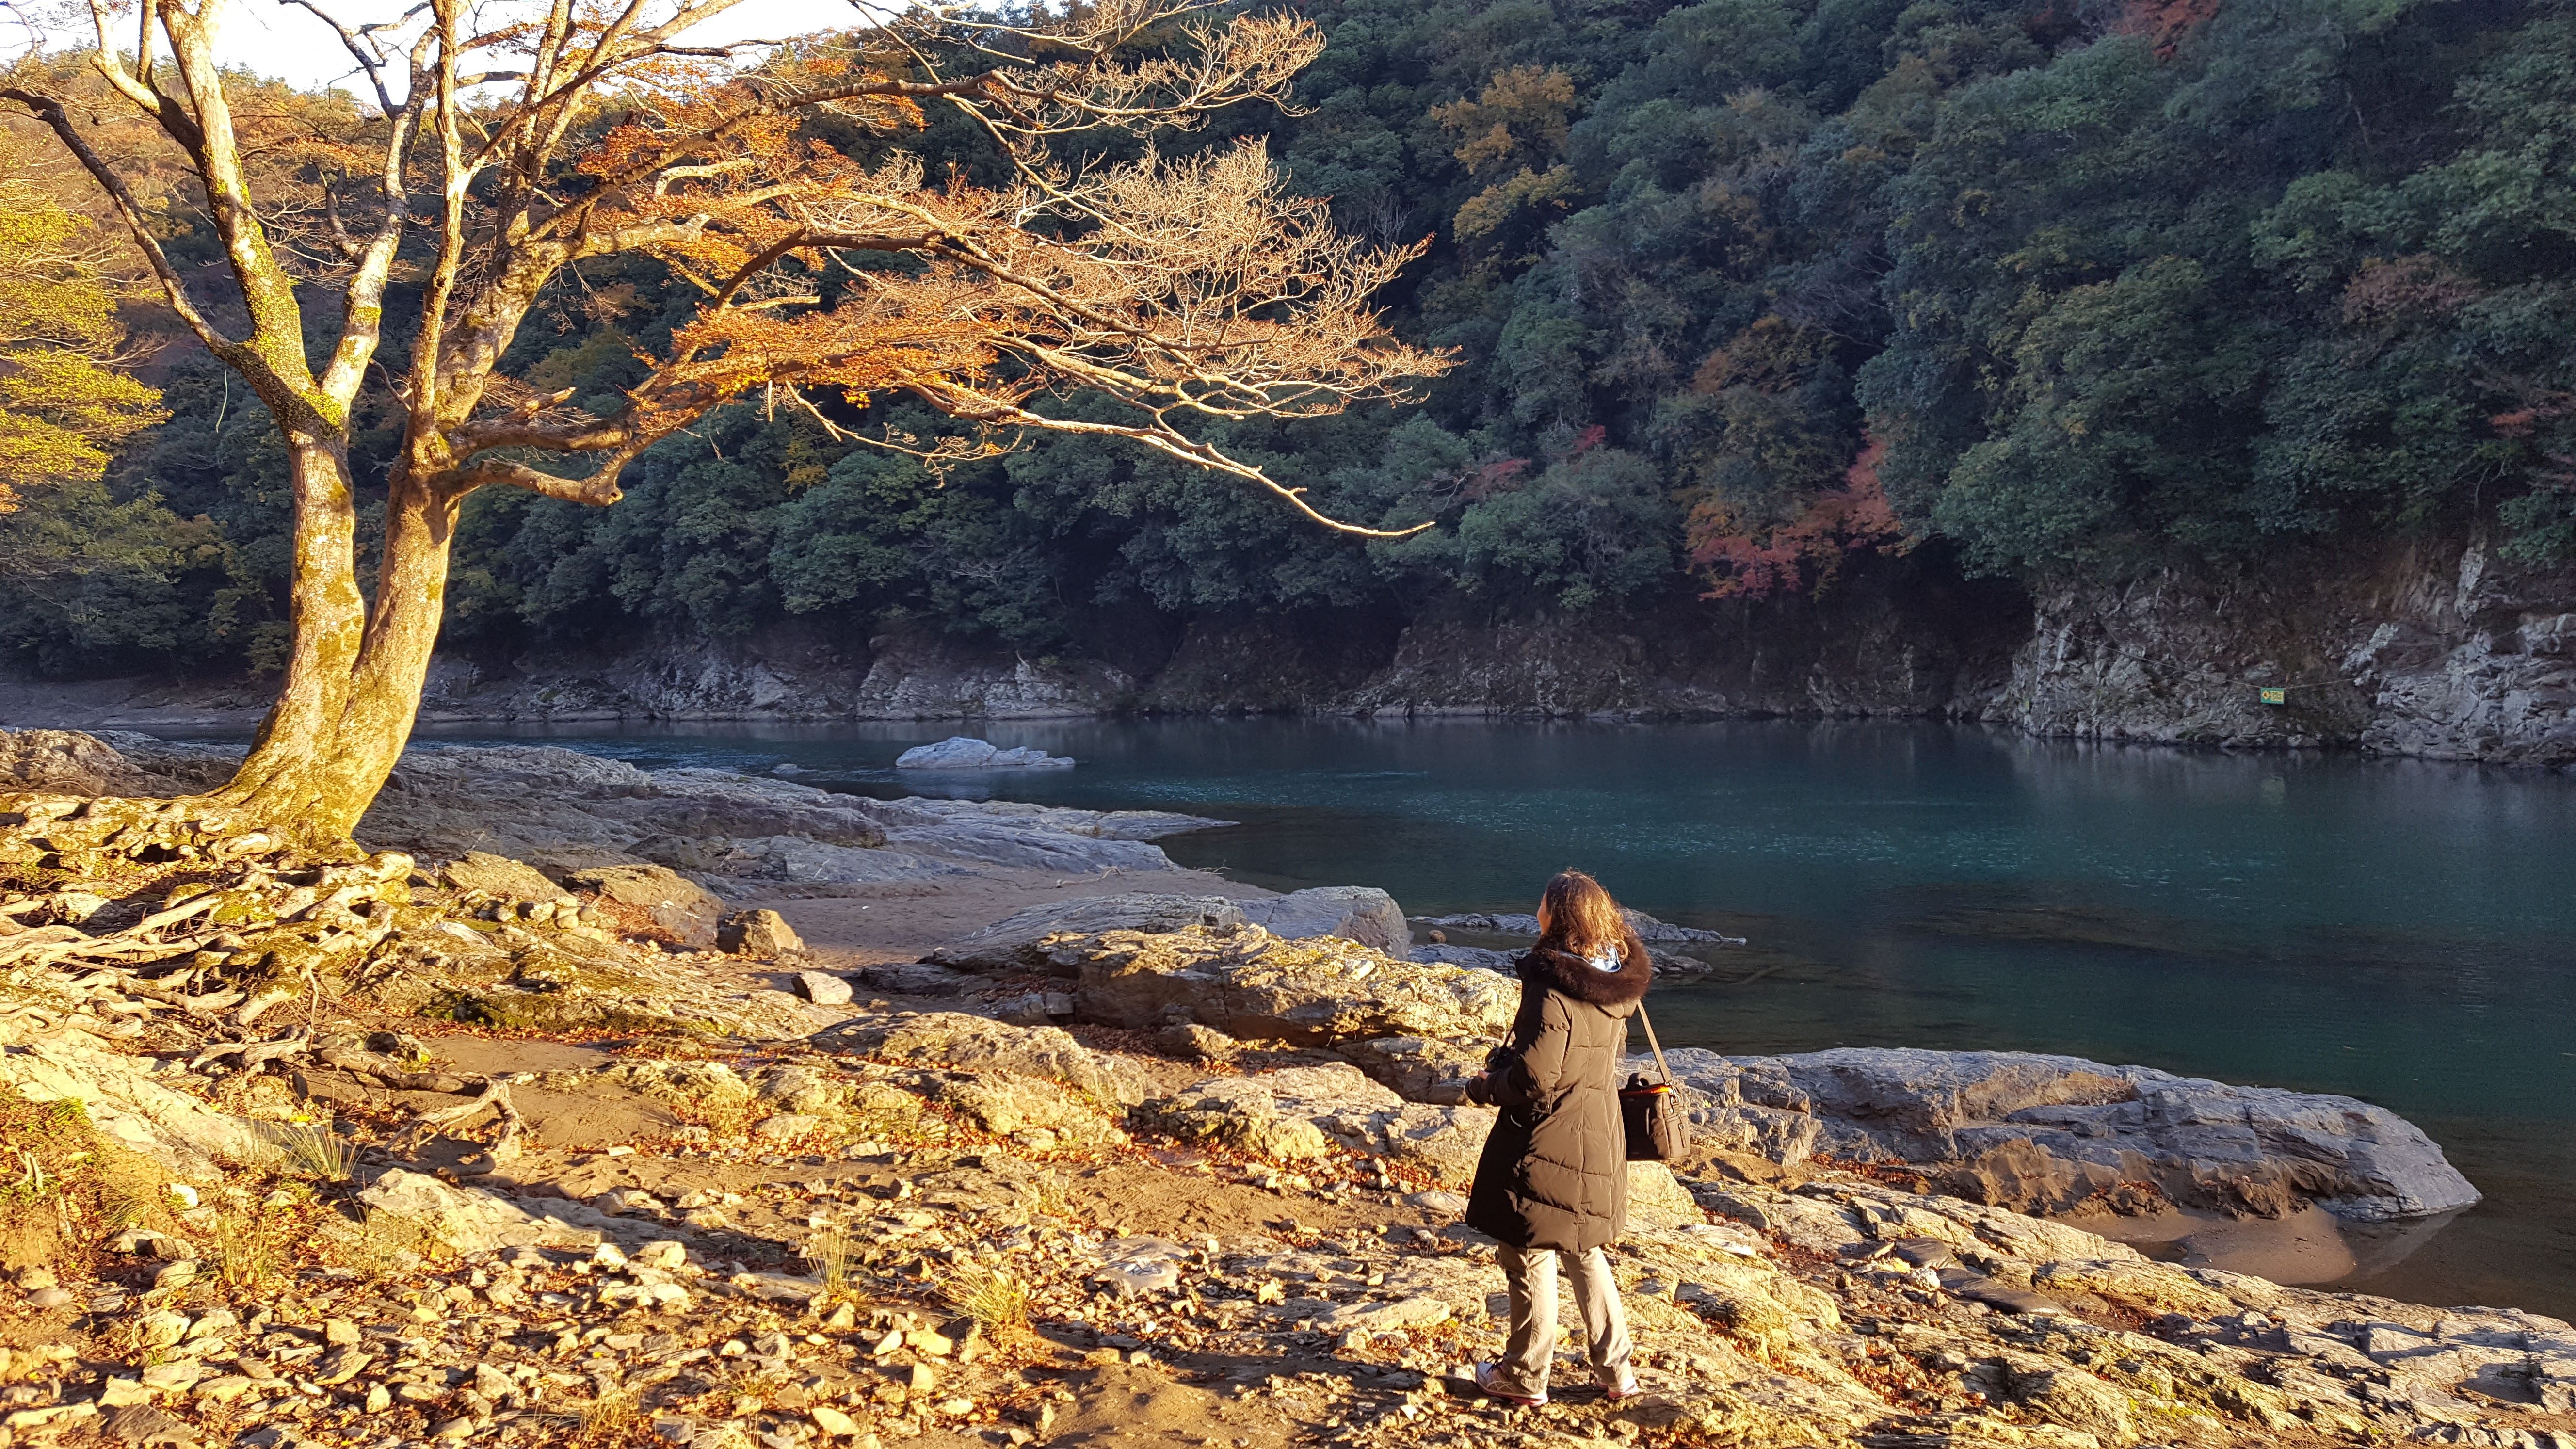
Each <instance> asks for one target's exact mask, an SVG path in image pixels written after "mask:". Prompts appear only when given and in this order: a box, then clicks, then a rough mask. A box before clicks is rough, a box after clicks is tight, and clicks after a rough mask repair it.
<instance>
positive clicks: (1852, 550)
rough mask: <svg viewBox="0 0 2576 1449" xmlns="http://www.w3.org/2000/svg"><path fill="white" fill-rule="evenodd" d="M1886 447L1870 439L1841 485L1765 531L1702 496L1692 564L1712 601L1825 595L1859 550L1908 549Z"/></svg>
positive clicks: (1693, 528) (1694, 515) (1693, 522)
mask: <svg viewBox="0 0 2576 1449" xmlns="http://www.w3.org/2000/svg"><path fill="white" fill-rule="evenodd" d="M1886 455H1887V445H1886V444H1885V443H1883V442H1881V441H1879V440H1878V439H1876V438H1872V439H1870V440H1869V443H1868V445H1867V446H1866V447H1864V448H1863V449H1862V450H1861V454H1860V456H1859V457H1858V458H1856V459H1854V460H1852V465H1851V467H1850V469H1849V470H1848V471H1846V472H1845V473H1844V474H1843V482H1842V486H1841V487H1839V488H1833V489H1828V490H1827V491H1825V492H1823V493H1819V494H1817V495H1816V497H1815V498H1814V499H1813V500H1812V501H1811V502H1809V503H1808V505H1807V507H1806V511H1804V512H1802V513H1800V514H1799V515H1798V517H1797V518H1795V519H1794V520H1792V521H1790V522H1788V523H1785V524H1782V525H1779V526H1777V527H1775V528H1772V529H1770V530H1768V531H1767V532H1765V533H1761V534H1756V533H1753V532H1749V531H1747V530H1745V529H1744V528H1743V527H1742V525H1741V524H1740V523H1739V522H1738V520H1737V519H1736V518H1735V516H1734V515H1733V513H1732V512H1730V511H1729V510H1728V508H1727V507H1726V505H1725V504H1723V503H1721V502H1719V501H1717V500H1715V499H1708V500H1703V501H1702V502H1701V503H1700V504H1699V505H1698V506H1697V507H1695V508H1693V509H1692V510H1691V515H1690V523H1689V530H1690V551H1691V562H1692V563H1694V564H1696V565H1698V566H1699V567H1700V569H1702V570H1703V571H1704V572H1705V573H1706V574H1707V575H1708V576H1709V578H1710V580H1711V582H1710V584H1709V588H1708V592H1707V593H1706V594H1705V595H1703V597H1706V598H1711V599H1729V598H1737V599H1764V598H1769V597H1771V596H1772V595H1774V594H1777V593H1781V592H1798V591H1805V592H1811V593H1822V592H1823V591H1824V590H1826V589H1828V588H1831V587H1832V586H1833V584H1834V582H1835V580H1837V579H1839V578H1840V577H1841V576H1842V571H1843V568H1844V566H1845V564H1846V563H1847V562H1848V561H1849V560H1850V558H1851V557H1852V556H1853V555H1855V554H1860V553H1870V552H1892V553H1901V552H1903V551H1904V550H1905V549H1907V548H1909V547H1911V546H1912V543H1913V540H1912V539H1911V538H1910V537H1909V536H1908V535H1907V533H1906V530H1905V526H1904V525H1903V524H1902V523H1899V522H1898V521H1897V518H1896V510H1895V509H1894V508H1892V507H1890V506H1889V505H1888V502H1887V492H1886V490H1885V489H1883V488H1881V487H1880V486H1879V481H1878V464H1879V460H1880V459H1881V458H1884V457H1885V456H1886Z"/></svg>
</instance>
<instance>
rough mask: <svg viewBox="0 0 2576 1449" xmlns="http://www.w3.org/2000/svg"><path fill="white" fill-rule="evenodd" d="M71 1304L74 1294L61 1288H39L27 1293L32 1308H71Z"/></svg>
mask: <svg viewBox="0 0 2576 1449" xmlns="http://www.w3.org/2000/svg"><path fill="white" fill-rule="evenodd" d="M71 1305H72V1295H71V1294H69V1293H67V1292H65V1291H64V1290H62V1289H60V1288H39V1289H37V1290H36V1291H35V1292H33V1293H30V1294H28V1295H27V1306H28V1307H30V1308H45V1309H54V1308H69V1307H70V1306H71Z"/></svg>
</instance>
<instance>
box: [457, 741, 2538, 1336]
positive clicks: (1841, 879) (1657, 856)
mask: <svg viewBox="0 0 2576 1449" xmlns="http://www.w3.org/2000/svg"><path fill="white" fill-rule="evenodd" d="M723 728H726V729H728V731H729V732H727V733H724V734H721V735H719V734H712V733H697V734H692V733H686V732H673V733H669V734H639V733H635V732H633V731H632V730H631V729H630V730H628V731H627V732H624V733H621V734H618V735H615V736H605V737H603V736H586V735H582V734H579V733H576V732H570V731H561V732H555V733H554V734H552V735H551V736H550V738H552V739H554V741H555V742H557V743H562V744H566V745H571V746H574V747H577V748H583V749H590V750H595V751H599V752H603V753H613V754H616V755H619V756H622V757H625V758H629V759H633V760H635V761H636V762H638V763H639V764H643V765H645V766H647V767H648V768H650V767H653V766H656V765H665V764H673V763H704V764H729V765H741V766H746V767H751V768H758V769H766V768H768V767H769V766H770V765H773V764H776V763H779V762H781V761H792V762H794V763H796V764H799V765H802V766H805V767H806V768H808V769H811V770H814V771H816V772H817V773H816V774H814V775H808V776H805V777H804V778H805V779H807V780H808V781H821V782H826V783H829V784H831V785H832V786H833V787H834V788H841V789H849V790H855V791H858V792H861V793H867V794H876V795H897V794H904V793H931V792H933V791H937V792H940V793H956V794H968V795H976V794H984V793H993V794H999V795H1002V796H1004V797H1007V798H1013V799H1027V800H1039V801H1045V802H1050V803H1056V804H1065V805H1080V806H1088V807H1095V808H1107V807H1133V808H1156V809H1167V810H1183V811H1189V812H1193V813H1197V814H1205V815H1215V816H1221V817H1224V818H1227V819H1231V820H1236V821H1239V822H1241V824H1239V825H1237V826H1235V827H1233V828H1229V829H1224V830H1212V831H1206V832H1201V833H1198V834H1194V835H1188V836H1181V837H1177V838H1174V839H1171V840H1167V841H1165V842H1164V846H1165V849H1166V850H1168V851H1169V852H1170V854H1171V855H1172V857H1173V858H1174V859H1175V860H1177V861H1179V862H1180V863H1182V864H1184V865H1190V866H1198V867H1205V868H1209V869H1216V870H1222V871H1225V872H1226V873H1228V874H1229V875H1231V876H1233V877H1235V878H1237V879H1241V880H1245V881H1250V882H1254V883H1257V884H1261V885H1267V886H1276V887H1280V888H1283V889H1284V888H1292V887H1296V886H1303V885H1320V884H1345V883H1349V884H1366V885H1377V886H1383V887H1385V888H1386V889H1388V890H1389V891H1392V892H1393V893H1394V894H1395V896H1396V898H1397V899H1398V900H1399V901H1401V902H1403V904H1404V906H1405V908H1406V909H1407V910H1408V911H1410V912H1412V913H1415V914H1437V913H1444V912H1450V911H1462V910H1475V909H1498V908H1499V909H1514V910H1526V909H1529V908H1530V903H1531V902H1532V901H1533V899H1534V898H1535V896H1536V894H1537V892H1538V889H1539V887H1540V886H1541V884H1543V883H1544V881H1545V880H1546V878H1547V876H1548V875H1549V874H1550V873H1551V872H1553V871H1555V870H1556V869H1558V868H1560V867H1563V866H1567V865H1579V866H1582V867H1584V868H1585V869H1588V870H1591V871H1592V872H1594V873H1595V874H1597V875H1599V876H1600V877H1601V878H1602V879H1603V880H1604V881H1605V882H1606V883H1608V884H1609V885H1610V887H1611V888H1612V889H1613V890H1614V891H1616V892H1617V893H1618V894H1619V895H1620V896H1621V897H1622V898H1623V899H1625V900H1626V901H1627V902H1629V903H1630V904H1632V905H1635V906H1638V907H1640V908H1642V909H1645V910H1648V911H1651V912H1653V913H1654V914H1656V915H1659V916H1663V917H1665V918H1667V919H1670V920H1675V921H1681V922H1685V923H1689V924H1694V925H1709V926H1717V927H1721V928H1724V929H1726V930H1728V931H1730V932H1732V933H1735V934H1739V935H1743V936H1746V937H1748V938H1750V941H1751V945H1750V946H1749V947H1748V948H1747V949H1746V950H1745V951H1743V952H1738V953H1729V954H1728V955H1727V956H1726V957H1724V958H1723V961H1722V964H1723V965H1724V966H1725V967H1726V970H1727V975H1728V978H1729V980H1731V981H1733V982H1735V983H1736V984H1724V983H1715V984H1709V985H1703V986H1698V987H1680V988H1668V989H1667V990H1666V994H1665V995H1663V996H1661V997H1659V1003H1660V1004H1659V1010H1658V1018H1657V1019H1658V1024H1659V1026H1660V1027H1661V1029H1662V1030H1663V1032H1664V1034H1665V1040H1666V1043H1667V1044H1668V1045H1672V1044H1690V1045H1702V1046H1711V1047H1716V1048H1719V1049H1721V1050H1725V1051H1730V1052H1768V1051H1801V1050H1812V1049H1816V1048H1820V1047H1827V1046H1834V1045H1840V1044H1849V1045H1864V1046H1879V1045H1904V1046H1928V1047H1946V1048H1966V1047H1994V1048H2019V1049H2027V1050H2046V1051H2063V1052H2073V1053H2077V1054H2080V1055H2085V1056H2091V1057H2096V1058H2100V1059H2103V1060H2107V1061H2114V1062H2142V1063H2147V1064H2150V1065H2154V1066H2158V1067H2163V1068H2166V1069H2169V1070H2173V1071H2178V1072H2187V1073H2193V1074H2198V1075H2206V1076H2211V1077H2217V1078H2220V1079H2223V1080H2230V1081H2241V1082H2259V1083H2268V1084H2274V1085H2280V1086H2290V1087H2300V1088H2306V1089H2312V1090H2320V1091H2332V1092H2344V1093H2349V1094H2351V1095H2354V1096H2358V1097H2363V1098H2367V1099H2369V1100H2371V1101H2375V1102H2379V1103H2382V1104H2384V1105H2386V1106H2388V1107H2391V1108H2393V1109H2395V1110H2397V1111H2399V1112H2401V1113H2404V1114H2405V1115H2407V1116H2408V1117H2410V1118H2412V1119H2414V1120H2415V1121H2416V1122H2417V1123H2419V1124H2420V1125H2422V1126H2423V1127H2424V1128H2425V1129H2426V1130H2427V1131H2428V1132H2430V1133H2431V1134H2432V1135H2433V1136H2434V1138H2435V1139H2436V1140H2437V1141H2439V1142H2441V1143H2442V1144H2443V1146H2444V1147H2445V1149H2446V1150H2447V1151H2448V1152H2449V1153H2450V1155H2451V1158H2452V1160H2453V1161H2454V1162H2455V1163H2457V1164H2458V1165H2459V1167H2460V1168H2461V1170H2462V1171H2464V1172H2466V1173H2467V1174H2468V1176H2469V1177H2470V1179H2471V1180H2472V1181H2474V1182H2476V1183H2477V1184H2478V1186H2479V1187H2480V1188H2481V1189H2482V1190H2483V1191H2485V1192H2486V1194H2487V1200H2486V1201H2485V1202H2484V1203H2482V1204H2481V1205H2479V1206H2478V1207H2477V1208H2475V1209H2472V1210H2470V1211H2469V1212H2468V1213H2466V1214H2463V1215H2461V1216H2460V1217H2458V1218H2456V1219H2454V1220H2452V1221H2451V1222H2449V1223H2448V1224H2446V1225H2444V1226H2443V1227H2441V1228H2440V1229H2439V1230H2438V1231H2436V1232H2434V1233H2431V1234H2430V1235H2424V1236H2422V1237H2421V1240H2420V1241H2418V1242H2416V1244H2415V1245H2414V1246H2413V1248H2412V1250H2411V1251H2410V1252H2408V1253H2407V1254H2406V1255H2405V1256H2404V1257H2403V1258H2402V1259H2401V1260H2399V1261H2397V1262H2396V1263H2395V1264H2394V1265H2393V1266H2386V1267H2382V1268H2380V1269H2378V1270H2376V1271H2375V1272H2373V1273H2372V1274H2371V1275H2370V1276H2368V1277H2365V1278H2361V1279H2356V1280H2353V1281H2352V1282H2351V1283H2350V1284H2349V1285H2348V1286H2353V1287H2360V1288H2367V1289H2369V1290H2371V1291H2377V1292H2386V1293H2390V1294H2392V1295H2396V1296H2402V1297H2408V1298H2414V1299H2419V1300H2425V1301H2433V1302H2443V1303H2464V1302H2479V1303H2487V1304H2494V1305H2512V1306H2520V1307H2527V1308H2532V1309H2536V1310H2539V1311H2542V1312H2551V1313H2557V1314H2560V1315H2566V1314H2568V1313H2570V1312H2571V1311H2576V1131H2571V1129H2576V886H2571V880H2570V875H2571V870H2572V869H2576V779H2571V778H2568V777H2566V776H2562V775H2548V774H2534V773H2529V772H2521V771H2506V770H2496V769H2482V768H2478V767H2474V766H2451V765H2435V764H2426V763H2420V762H2412V761H2378V760H2362V759H2353V758H2345V757H2333V756H2324V757H2321V756H2295V755H2275V754H2262V755H2238V754H2222V753H2211V752H2197V751H2178V750H2165V749H2154V748H2143V747H2122V746H2100V745H2079V744H2069V743H2059V742H2047V741H2035V740H2029V739H2025V738H2021V737H2019V736H2015V735H2009V734H2003V733H1997V732H1989V731H1983V730H1976V729H1965V728H1951V727H1945V726H1934V725H1848V724H1815V723H1730V724H1705V725H1638V726H1630V725H1512V724H1489V723H1481V722H1480V723H1463V722H1458V723H1452V722H1437V723H1410V724H1403V723H1392V724H1390V723H1371V722H1358V721H1348V720H1333V721H1307V720H1249V721H1143V722H1137V721H1082V722H1061V723H1057V722H1049V723H1033V724H994V725H991V726H989V727H986V728H984V729H983V731H982V732H983V733H984V734H985V735H986V736H987V737H989V738H991V739H993V740H994V741H995V742H997V743H1001V744H1006V745H1022V744H1033V745H1040V746H1043V747H1044V748H1046V749H1047V750H1049V751H1051V752H1054V753H1057V754H1070V755H1073V756H1074V757H1076V758H1077V759H1079V760H1081V761H1082V765H1081V767H1080V768H1077V769H1074V770H1070V771H1057V772H1045V773H1025V774H1016V775H1009V774H1005V775H990V776H971V777H963V778H957V779H950V780H946V781H942V780H941V779H940V777H937V776H922V775H917V774H907V775H905V776H903V777H901V778H898V777H897V776H896V775H895V774H894V772H893V771H891V770H890V769H889V768H887V767H888V766H890V764H891V762H892V761H893V759H894V756H895V755H896V754H897V753H898V752H900V751H901V750H902V749H903V748H905V747H908V746H910V745H913V744H919V743H923V742H925V741H928V740H932V739H937V738H940V737H943V736H944V735H945V734H947V733H950V732H951V731H950V730H948V729H946V728H942V727H940V726H936V725H911V724H906V725H853V726H847V727H840V728H834V729H830V730H781V731H776V732H770V733H758V734H755V733H751V732H747V731H746V732H730V731H731V730H732V729H733V727H723ZM476 733H478V734H481V735H484V736H486V737H488V733H489V732H488V731H481V732H476ZM449 737H463V736H460V735H454V734H451V735H450V736H449ZM518 737H520V738H525V735H521V736H518ZM1748 978H1749V979H1748Z"/></svg>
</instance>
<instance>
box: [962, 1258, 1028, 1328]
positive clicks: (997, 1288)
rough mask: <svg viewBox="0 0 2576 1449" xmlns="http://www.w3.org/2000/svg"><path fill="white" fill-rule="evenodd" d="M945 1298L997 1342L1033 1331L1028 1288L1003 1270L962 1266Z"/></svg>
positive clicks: (972, 1265) (971, 1265) (970, 1265)
mask: <svg viewBox="0 0 2576 1449" xmlns="http://www.w3.org/2000/svg"><path fill="white" fill-rule="evenodd" d="M941 1296H942V1297H944V1298H946V1299H947V1300H948V1305H949V1306H950V1307H951V1308H954V1309H956V1310H957V1311H958V1312H959V1313H962V1314H964V1315H966V1316H967V1317H968V1318H971V1319H973V1320H975V1321H976V1322H977V1323H978V1324H981V1325H982V1326H983V1329H984V1336H985V1337H987V1338H990V1339H992V1340H994V1341H995V1342H997V1343H998V1342H1002V1341H1004V1340H1007V1339H1012V1338H1016V1337H1019V1336H1020V1335H1023V1334H1026V1333H1028V1332H1030V1331H1031V1330H1030V1328H1029V1289H1028V1285H1027V1284H1025V1283H1022V1282H1021V1281H1020V1280H1019V1279H1017V1278H1014V1277H1012V1276H1011V1275H1010V1274H1008V1273H1006V1272H1003V1271H1002V1270H1000V1269H997V1268H985V1267H980V1266H977V1265H974V1264H965V1265H961V1266H960V1267H959V1268H958V1269H957V1271H956V1272H955V1274H954V1275H953V1276H952V1277H951V1279H950V1281H949V1285H948V1287H947V1288H946V1289H945V1290H943V1291H942V1293H941Z"/></svg>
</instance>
